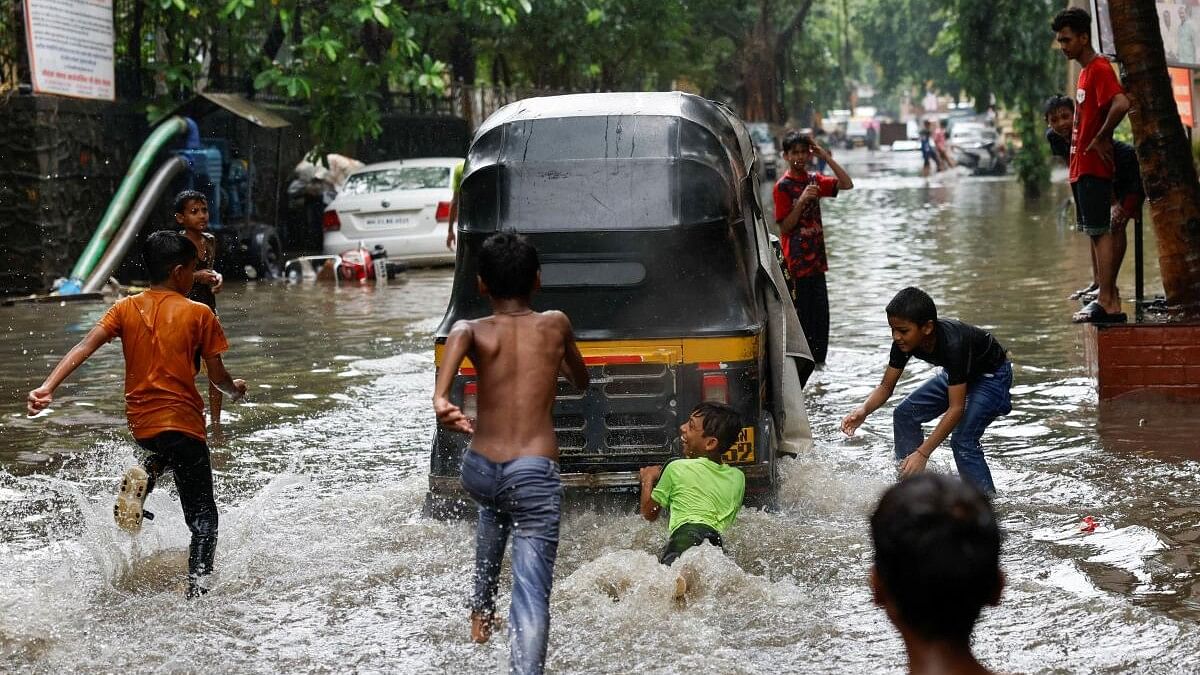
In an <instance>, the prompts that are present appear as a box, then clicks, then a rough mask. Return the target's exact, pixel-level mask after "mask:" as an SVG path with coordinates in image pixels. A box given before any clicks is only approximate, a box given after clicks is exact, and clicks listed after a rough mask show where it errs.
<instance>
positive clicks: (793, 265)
mask: <svg viewBox="0 0 1200 675" xmlns="http://www.w3.org/2000/svg"><path fill="white" fill-rule="evenodd" d="M814 155H815V156H816V157H818V158H820V159H822V160H824V161H825V162H827V163H828V164H829V168H830V169H832V170H833V174H834V177H831V176H823V175H821V174H818V173H813V172H811V171H809V170H808V164H809V159H810V158H811V157H812V156H814ZM783 158H784V159H785V160H787V163H788V170H787V173H785V174H784V175H783V176H782V177H781V178H780V179H779V181H778V182H776V183H775V189H774V193H773V194H774V201H775V223H776V224H777V225H779V233H780V243H781V245H782V247H783V257H784V259H785V260H786V261H787V266H788V272H789V273H790V274H791V276H792V282H793V284H794V289H795V304H796V313H797V314H798V315H799V316H800V326H801V327H802V328H803V329H804V336H805V337H806V338H808V346H809V348H810V349H811V350H812V355H813V360H814V361H816V362H817V363H825V356H826V354H827V352H828V350H829V290H828V287H827V286H826V283H825V272H826V271H828V270H829V262H828V260H827V259H826V257H825V228H824V225H823V224H822V222H821V204H820V200H821V199H826V198H831V197H837V195H838V192H839V191H840V190H850V189H853V188H854V181H852V180H851V179H850V174H848V173H846V170H845V169H843V168H842V165H841V164H838V163H837V162H836V161H835V160H834V159H833V155H832V154H831V153H830V152H829V151H828V150H826V149H825V148H822V147H821V146H820V145H818V144H817V142H816V141H814V140H813V139H812V137H811V136H805V135H803V134H801V133H800V132H798V131H792V132H789V133H788V134H787V135H786V136H784V138H783Z"/></svg>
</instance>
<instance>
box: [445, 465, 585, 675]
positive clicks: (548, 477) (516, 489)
mask: <svg viewBox="0 0 1200 675" xmlns="http://www.w3.org/2000/svg"><path fill="white" fill-rule="evenodd" d="M462 484H463V487H464V488H466V490H467V493H468V494H470V495H471V498H472V499H474V500H475V501H476V502H478V504H479V525H478V528H477V529H476V532H475V593H474V595H473V596H472V598H471V609H472V610H474V611H476V612H481V613H486V614H490V613H492V612H494V611H495V609H496V585H497V581H498V579H499V576H500V563H501V561H502V560H503V559H504V545H505V543H507V541H508V534H509V531H510V530H511V531H512V534H513V545H512V571H513V590H512V605H511V607H510V608H509V612H508V623H509V631H508V646H509V650H510V651H511V652H512V654H511V657H510V661H509V672H510V673H520V674H522V675H523V674H524V673H541V672H542V667H543V665H544V664H545V661H546V641H547V639H548V638H549V634H550V584H551V582H552V580H553V576H554V560H555V558H556V557H557V555H558V521H559V514H560V512H561V509H562V481H561V480H560V479H559V476H558V464H557V463H556V462H554V461H553V460H551V459H548V458H546V457H518V458H517V459H514V460H512V461H510V462H505V463H503V464H496V463H495V462H492V461H489V460H488V459H487V458H485V457H484V456H482V455H480V454H479V453H477V452H475V451H474V450H470V449H468V450H467V452H466V453H465V454H464V455H463V463H462Z"/></svg>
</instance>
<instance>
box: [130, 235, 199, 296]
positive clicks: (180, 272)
mask: <svg viewBox="0 0 1200 675" xmlns="http://www.w3.org/2000/svg"><path fill="white" fill-rule="evenodd" d="M142 261H143V262H144V263H145V265H146V273H147V274H149V275H150V283H151V284H152V285H154V286H168V287H170V288H172V289H174V290H177V291H179V292H180V293H183V294H185V295H186V294H187V292H188V291H190V290H191V289H192V274H193V273H194V272H195V271H196V246H195V244H193V243H192V242H191V241H189V240H188V238H187V237H185V236H183V235H182V234H179V233H178V232H173V231H171V230H161V231H159V232H155V233H153V234H151V235H150V236H149V237H146V243H145V244H144V245H143V246H142Z"/></svg>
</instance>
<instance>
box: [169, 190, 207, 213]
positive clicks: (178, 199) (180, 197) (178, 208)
mask: <svg viewBox="0 0 1200 675" xmlns="http://www.w3.org/2000/svg"><path fill="white" fill-rule="evenodd" d="M190 201H202V202H204V203H205V204H206V205H207V204H208V197H205V196H204V193H203V192H200V191H199V190H184V191H183V192H180V193H179V194H177V195H175V213H183V210H184V209H186V208H187V205H188V202H190Z"/></svg>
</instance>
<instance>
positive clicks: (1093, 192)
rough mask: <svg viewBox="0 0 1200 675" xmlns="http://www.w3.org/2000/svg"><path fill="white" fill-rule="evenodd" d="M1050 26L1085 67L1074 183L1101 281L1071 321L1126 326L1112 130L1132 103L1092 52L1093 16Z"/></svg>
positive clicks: (1074, 141) (1073, 13)
mask: <svg viewBox="0 0 1200 675" xmlns="http://www.w3.org/2000/svg"><path fill="white" fill-rule="evenodd" d="M1050 28H1051V29H1052V30H1053V31H1054V32H1055V39H1056V40H1057V41H1058V45H1059V47H1060V48H1061V49H1062V52H1063V55H1064V56H1066V57H1067V58H1068V59H1074V60H1075V61H1078V62H1079V65H1080V66H1082V67H1083V70H1081V71H1080V72H1079V83H1078V85H1077V88H1076V90H1075V124H1074V127H1073V129H1072V132H1071V155H1070V160H1069V162H1068V166H1069V167H1070V174H1069V180H1070V181H1071V191H1072V192H1073V193H1074V195H1075V214H1076V217H1077V218H1078V219H1079V225H1080V229H1081V230H1083V231H1084V232H1085V233H1086V234H1087V235H1088V236H1090V237H1091V239H1092V251H1093V253H1094V255H1095V260H1096V283H1097V284H1099V286H1100V288H1099V295H1098V297H1097V298H1096V300H1095V301H1094V302H1092V303H1089V304H1088V305H1087V306H1086V307H1084V308H1083V309H1082V310H1080V311H1079V312H1077V313H1076V314H1075V315H1074V316H1073V317H1072V318H1071V320H1072V321H1074V322H1076V323H1086V322H1091V323H1123V322H1124V321H1125V318H1126V317H1125V313H1124V312H1122V311H1121V298H1120V296H1119V295H1118V294H1117V269H1118V268H1119V265H1120V264H1121V263H1120V259H1119V258H1117V255H1116V252H1117V249H1116V246H1115V244H1114V235H1113V232H1112V221H1111V214H1110V212H1109V208H1110V205H1111V203H1112V194H1113V184H1112V183H1113V174H1114V171H1115V164H1114V162H1113V141H1112V132H1113V129H1115V128H1116V127H1117V124H1119V123H1120V122H1121V119H1122V118H1124V117H1125V113H1126V112H1128V111H1129V99H1128V98H1126V96H1125V93H1124V92H1123V91H1122V90H1121V83H1120V82H1118V81H1117V75H1116V73H1114V72H1113V69H1112V66H1111V65H1110V64H1109V62H1108V60H1107V59H1105V58H1104V57H1102V56H1100V55H1099V54H1097V53H1096V50H1095V49H1093V48H1092V17H1091V15H1089V14H1088V13H1087V12H1086V11H1084V10H1082V9H1080V8H1078V7H1071V8H1069V9H1064V10H1063V11H1061V12H1059V13H1058V15H1057V16H1055V17H1054V22H1053V23H1051V24H1050ZM1122 234H1123V232H1122Z"/></svg>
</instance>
